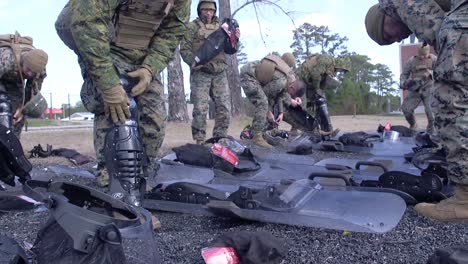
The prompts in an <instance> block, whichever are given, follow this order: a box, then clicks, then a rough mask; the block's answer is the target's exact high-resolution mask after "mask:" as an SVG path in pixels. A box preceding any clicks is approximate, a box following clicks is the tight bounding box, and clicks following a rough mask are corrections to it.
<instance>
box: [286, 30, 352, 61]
mask: <svg viewBox="0 0 468 264" xmlns="http://www.w3.org/2000/svg"><path fill="white" fill-rule="evenodd" d="M346 41H348V38H347V37H341V36H340V35H339V34H337V33H335V34H332V33H331V31H330V29H329V28H328V27H327V26H315V25H311V24H309V23H304V24H302V25H301V26H299V28H297V29H296V30H293V43H292V44H291V46H290V48H292V49H293V54H294V56H296V58H297V60H298V62H302V61H304V59H305V58H306V57H307V56H309V55H311V54H313V53H322V54H328V55H332V56H335V55H338V54H339V52H340V51H341V52H343V51H345V50H346V46H345V44H344V43H345V42H346Z"/></svg>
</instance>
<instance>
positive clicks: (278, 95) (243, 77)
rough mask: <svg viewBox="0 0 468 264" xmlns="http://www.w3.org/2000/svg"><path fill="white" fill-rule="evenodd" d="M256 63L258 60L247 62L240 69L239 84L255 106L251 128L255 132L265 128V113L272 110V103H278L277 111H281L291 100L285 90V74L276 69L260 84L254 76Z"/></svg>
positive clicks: (286, 82)
mask: <svg viewBox="0 0 468 264" xmlns="http://www.w3.org/2000/svg"><path fill="white" fill-rule="evenodd" d="M258 65H260V61H254V62H249V63H247V64H246V65H244V66H242V68H241V70H240V83H241V86H242V88H243V89H244V93H245V95H246V97H247V98H248V99H249V101H250V102H251V103H252V104H253V105H254V107H255V111H254V117H253V121H252V129H253V130H254V131H255V132H257V133H258V132H261V131H263V129H264V128H265V125H266V117H267V113H268V111H271V112H273V106H274V105H276V104H278V105H279V107H280V108H279V109H278V110H279V112H280V113H283V112H284V105H286V106H289V105H290V102H291V96H290V95H289V93H288V92H287V85H288V78H287V76H286V74H284V73H282V72H281V71H279V70H277V69H276V70H275V73H274V74H273V79H272V80H271V81H270V82H269V83H267V84H265V85H263V86H262V85H261V84H260V82H259V81H258V80H257V77H256V68H257V66H258ZM282 102H283V103H282ZM288 102H289V104H288Z"/></svg>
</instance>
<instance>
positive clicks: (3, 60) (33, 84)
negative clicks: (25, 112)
mask: <svg viewBox="0 0 468 264" xmlns="http://www.w3.org/2000/svg"><path fill="white" fill-rule="evenodd" d="M19 71H20V69H19V68H18V64H17V62H16V56H15V54H14V52H13V50H11V49H10V48H0V91H3V92H7V94H8V96H9V98H10V100H11V104H12V111H13V112H12V113H11V114H12V115H13V114H14V113H15V111H16V110H17V109H18V108H20V107H22V106H23V93H24V94H25V95H26V98H25V103H26V102H28V100H29V99H30V98H31V93H32V92H37V91H39V90H41V88H42V82H43V81H44V79H45V77H46V76H47V74H46V71H45V70H44V71H43V72H42V73H41V74H40V75H39V77H38V78H36V79H34V80H27V81H26V87H25V89H26V90H25V91H23V89H24V88H23V84H22V83H21V81H22V80H21V76H20V72H19ZM25 121H26V116H25V117H23V120H21V121H20V122H18V123H16V124H14V126H13V131H14V133H15V135H16V136H17V137H18V138H20V136H21V131H22V129H23V127H24V123H25Z"/></svg>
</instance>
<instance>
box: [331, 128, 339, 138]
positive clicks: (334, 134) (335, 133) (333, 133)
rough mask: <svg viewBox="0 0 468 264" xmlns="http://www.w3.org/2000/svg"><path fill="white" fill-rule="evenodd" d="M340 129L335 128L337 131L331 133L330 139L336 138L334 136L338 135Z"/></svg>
mask: <svg viewBox="0 0 468 264" xmlns="http://www.w3.org/2000/svg"><path fill="white" fill-rule="evenodd" d="M340 131H341V129H339V128H337V129H334V130H333V131H332V133H331V135H330V136H331V137H332V138H334V137H336V135H338V133H340Z"/></svg>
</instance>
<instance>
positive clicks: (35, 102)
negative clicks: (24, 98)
mask: <svg viewBox="0 0 468 264" xmlns="http://www.w3.org/2000/svg"><path fill="white" fill-rule="evenodd" d="M46 109H47V101H46V99H44V97H43V96H42V94H41V93H37V94H36V95H34V96H33V97H31V100H29V101H28V102H27V103H26V104H24V107H23V114H25V115H27V116H30V117H33V118H39V117H41V115H42V113H44V111H45V110H46Z"/></svg>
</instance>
